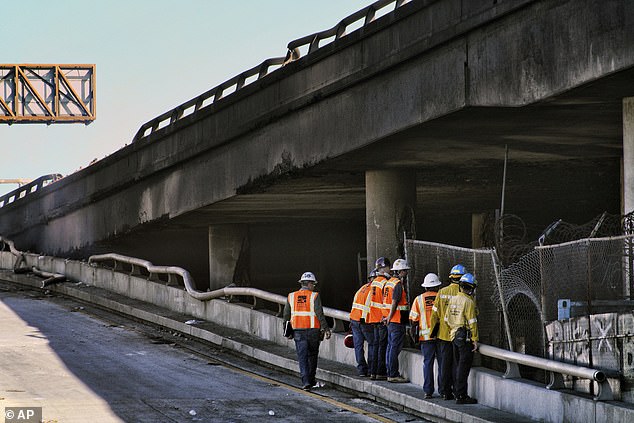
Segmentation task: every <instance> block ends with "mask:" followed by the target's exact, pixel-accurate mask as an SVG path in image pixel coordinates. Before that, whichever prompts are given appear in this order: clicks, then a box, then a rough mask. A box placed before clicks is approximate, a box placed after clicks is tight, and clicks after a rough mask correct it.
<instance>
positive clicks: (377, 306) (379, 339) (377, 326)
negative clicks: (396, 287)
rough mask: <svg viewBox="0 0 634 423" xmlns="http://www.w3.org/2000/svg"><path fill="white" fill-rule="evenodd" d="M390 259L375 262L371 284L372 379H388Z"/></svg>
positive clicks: (385, 258)
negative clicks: (386, 310) (386, 297)
mask: <svg viewBox="0 0 634 423" xmlns="http://www.w3.org/2000/svg"><path fill="white" fill-rule="evenodd" d="M390 266H391V262H390V259H389V258H387V257H379V258H378V259H376V261H375V262H374V270H373V272H376V277H375V278H374V280H373V281H372V284H371V285H370V288H371V292H370V313H369V315H368V318H367V320H366V323H369V324H370V325H372V327H373V328H374V354H373V355H374V357H375V358H376V359H375V360H374V365H373V366H371V367H370V369H369V372H370V379H372V380H386V379H387V368H386V366H385V352H386V350H387V327H386V326H385V325H384V324H383V322H382V319H383V313H384V308H383V288H384V287H385V283H386V282H387V281H388V279H390V278H391V277H392V275H391V274H390Z"/></svg>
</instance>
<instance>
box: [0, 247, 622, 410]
mask: <svg viewBox="0 0 634 423" xmlns="http://www.w3.org/2000/svg"><path fill="white" fill-rule="evenodd" d="M0 242H1V243H2V249H3V250H4V249H5V248H6V247H7V246H8V247H9V249H10V251H11V254H12V255H14V256H16V257H18V262H20V261H21V259H20V257H24V253H22V252H20V251H18V250H17V249H16V248H15V247H14V245H13V243H12V242H11V241H9V240H6V239H3V238H2V237H0ZM43 258H44V257H42V256H40V257H38V259H43ZM38 261H39V260H38ZM44 261H45V260H44ZM105 261H112V262H113V263H114V270H113V271H117V272H121V273H123V272H124V271H125V269H124V268H123V267H122V265H129V266H130V270H129V274H130V275H131V276H132V275H136V276H140V275H142V273H141V271H140V268H144V269H145V270H146V271H147V272H148V275H147V279H148V280H153V281H157V282H160V281H162V280H161V279H160V278H159V277H158V276H159V275H161V274H164V275H166V276H167V278H168V280H167V281H166V284H167V285H178V286H180V285H181V284H180V283H179V279H181V280H182V282H183V285H184V287H185V290H186V292H187V293H188V294H189V295H191V296H192V297H193V298H196V299H198V300H200V301H207V300H211V299H216V298H227V299H231V297H233V296H251V297H253V307H255V304H256V301H257V300H258V299H261V300H266V301H270V302H272V303H276V304H278V314H281V311H282V306H283V305H284V304H285V303H286V297H285V296H282V295H277V294H273V293H270V292H267V291H263V290H261V289H257V288H250V287H232V286H228V287H225V288H221V289H217V290H214V291H209V292H203V291H199V290H197V289H195V288H194V286H195V285H194V281H193V279H192V277H191V275H190V274H189V272H188V271H187V270H185V269H182V268H180V267H175V266H155V265H153V264H152V263H151V262H149V261H147V260H142V259H137V258H133V257H128V256H123V255H120V254H101V255H94V256H91V257H90V259H89V265H90V266H97V263H101V262H105ZM16 264H17V263H16ZM14 269H16V266H14ZM31 269H32V271H33V272H34V273H36V274H38V275H40V276H41V277H47V278H49V279H48V280H49V281H50V282H51V283H54V282H57V281H60V280H62V279H63V278H64V275H61V274H59V273H53V272H51V270H54V269H46V270H40V269H38V268H36V267H31ZM17 270H20V271H23V270H24V268H20V269H17ZM163 282H165V281H163ZM324 314H325V315H326V316H328V317H331V318H333V319H334V322H335V324H334V328H333V330H334V331H341V330H343V322H345V321H349V314H348V312H345V311H341V310H336V309H332V308H329V307H324ZM479 352H480V354H482V355H484V356H487V357H491V358H495V359H499V360H503V361H504V362H505V363H506V366H507V370H506V373H505V374H504V377H505V378H519V377H521V376H520V372H519V367H518V365H525V366H530V367H534V368H538V369H542V370H546V371H548V372H549V374H550V383H549V384H548V385H547V386H546V388H547V389H552V390H557V389H562V388H564V387H565V386H564V381H563V377H562V375H564V374H565V375H570V376H574V377H578V378H583V379H588V380H591V381H593V382H596V383H597V385H598V392H597V394H596V395H595V396H594V399H595V400H597V401H609V400H613V399H614V394H613V391H612V387H611V385H610V383H609V381H608V377H611V378H617V377H619V376H620V374H619V372H616V371H609V370H599V369H592V368H588V367H582V366H577V365H574V364H569V363H562V362H559V361H555V360H549V359H546V358H541V357H535V356H531V355H526V354H521V353H517V352H513V351H508V350H504V349H502V348H497V347H493V346H491V345H486V344H480V345H479Z"/></svg>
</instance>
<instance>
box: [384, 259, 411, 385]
mask: <svg viewBox="0 0 634 423" xmlns="http://www.w3.org/2000/svg"><path fill="white" fill-rule="evenodd" d="M409 268H410V267H409V265H408V264H407V261H406V260H405V259H397V260H394V264H393V265H392V271H393V272H394V276H392V278H391V279H389V280H388V281H387V282H385V287H384V288H383V307H384V314H385V311H386V310H387V316H385V317H383V322H384V324H385V325H387V350H386V352H385V362H386V367H387V381H388V382H392V383H406V382H409V380H408V379H407V378H405V377H403V376H402V375H401V374H400V373H399V364H398V356H399V354H400V353H401V350H402V349H403V343H404V342H405V326H406V325H407V323H408V312H409V305H408V304H407V293H406V292H405V285H404V283H403V282H404V281H405V278H406V277H407V271H408V270H409Z"/></svg>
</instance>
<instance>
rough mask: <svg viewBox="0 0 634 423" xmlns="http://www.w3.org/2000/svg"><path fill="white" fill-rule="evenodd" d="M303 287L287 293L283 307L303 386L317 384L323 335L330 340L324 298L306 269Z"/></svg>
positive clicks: (311, 386) (312, 275)
mask: <svg viewBox="0 0 634 423" xmlns="http://www.w3.org/2000/svg"><path fill="white" fill-rule="evenodd" d="M298 282H299V283H300V284H301V288H300V289H299V290H298V291H295V292H291V293H290V294H288V297H287V299H286V304H285V306H284V316H283V320H284V324H285V325H286V323H287V322H289V321H290V323H291V325H292V327H293V340H294V341H295V349H296V351H297V361H298V362H299V372H300V374H301V377H302V389H304V390H305V391H308V390H310V389H312V388H315V387H317V386H318V385H317V380H316V374H317V358H318V356H319V344H320V342H321V340H322V337H325V338H326V339H330V328H329V327H328V323H327V322H326V317H325V316H324V311H323V307H322V305H321V298H320V297H319V294H318V293H317V292H315V291H314V290H315V285H317V278H315V275H314V274H313V273H312V272H305V273H304V274H302V276H301V278H300V279H299V281H298Z"/></svg>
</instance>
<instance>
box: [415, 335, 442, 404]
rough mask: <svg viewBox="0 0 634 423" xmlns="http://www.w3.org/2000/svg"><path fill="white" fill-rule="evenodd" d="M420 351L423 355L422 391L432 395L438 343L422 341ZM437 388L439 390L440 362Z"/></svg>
mask: <svg viewBox="0 0 634 423" xmlns="http://www.w3.org/2000/svg"><path fill="white" fill-rule="evenodd" d="M420 350H421V352H422V353H423V391H425V393H426V394H430V395H431V394H433V393H434V361H435V360H437V357H439V356H440V348H439V344H438V341H436V340H435V339H433V340H431V341H422V342H421V343H420ZM438 387H439V390H440V362H438Z"/></svg>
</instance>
